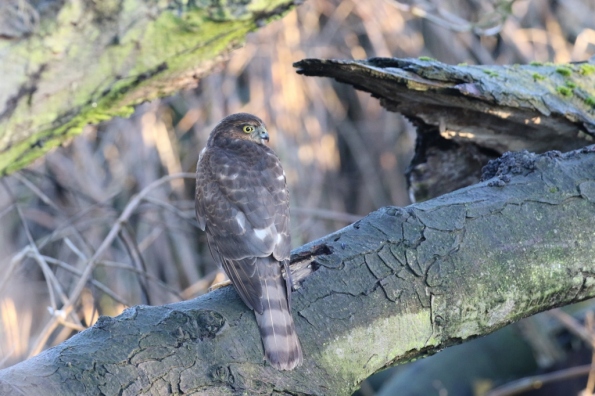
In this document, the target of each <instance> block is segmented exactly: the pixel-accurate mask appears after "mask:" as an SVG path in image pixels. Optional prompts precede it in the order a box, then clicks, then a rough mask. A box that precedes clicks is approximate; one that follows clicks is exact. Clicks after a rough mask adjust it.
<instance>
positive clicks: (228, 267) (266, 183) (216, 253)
mask: <svg viewBox="0 0 595 396" xmlns="http://www.w3.org/2000/svg"><path fill="white" fill-rule="evenodd" d="M247 125H248V126H251V127H253V128H254V129H253V130H252V131H253V133H246V132H244V129H243V128H244V127H245V126H247ZM263 136H265V137H266V139H267V140H268V133H267V132H266V127H265V126H264V123H263V122H262V121H261V120H260V119H259V118H258V117H255V116H253V115H250V114H245V113H240V114H234V115H231V116H228V117H226V118H224V119H223V120H222V121H221V122H220V123H219V124H218V125H217V126H216V127H215V129H213V131H212V132H211V135H210V136H209V140H208V142H207V147H206V149H205V150H203V151H202V152H201V155H200V157H199V160H198V165H197V170H196V202H195V208H196V216H197V220H198V224H199V226H200V227H201V229H203V230H205V231H206V232H207V240H208V242H209V248H210V250H211V255H212V256H213V258H214V259H215V261H216V262H217V263H219V264H220V265H221V266H222V267H223V269H224V271H225V272H226V274H227V276H228V277H229V279H230V280H231V282H232V283H233V285H234V286H235V288H236V290H237V292H238V294H239V295H240V297H241V298H242V301H244V303H245V304H246V305H247V306H248V307H249V308H250V309H253V310H254V311H255V315H256V320H257V323H258V326H259V329H260V334H261V338H262V341H263V345H264V349H265V357H266V359H267V360H268V361H269V362H270V363H271V364H272V365H273V366H274V367H276V368H278V369H280V370H292V369H294V368H295V367H297V366H298V365H300V364H301V363H302V361H303V357H302V350H301V346H300V343H299V340H298V337H297V334H296V332H295V326H294V323H293V318H292V317H291V314H290V311H289V306H290V304H289V298H290V294H291V279H290V274H289V271H288V266H287V263H288V260H289V253H290V249H291V239H290V235H289V192H288V191H287V186H286V181H285V173H284V172H283V168H282V167H281V162H280V161H279V158H278V157H277V156H276V155H275V153H274V152H273V151H272V150H271V149H269V148H268V147H267V146H265V145H264V144H263ZM282 266H284V267H285V272H286V280H284V279H283V276H282V270H281V269H282Z"/></svg>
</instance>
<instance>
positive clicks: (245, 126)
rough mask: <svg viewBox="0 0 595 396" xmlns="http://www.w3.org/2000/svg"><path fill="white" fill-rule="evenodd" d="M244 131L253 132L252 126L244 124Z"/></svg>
mask: <svg viewBox="0 0 595 396" xmlns="http://www.w3.org/2000/svg"><path fill="white" fill-rule="evenodd" d="M244 132H245V133H252V132H254V127H253V126H252V125H244Z"/></svg>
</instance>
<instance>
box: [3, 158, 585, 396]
mask: <svg viewBox="0 0 595 396" xmlns="http://www.w3.org/2000/svg"><path fill="white" fill-rule="evenodd" d="M484 178H485V179H486V180H485V181H484V182H482V183H480V184H477V185H474V186H470V187H467V188H465V189H462V190H459V191H456V192H454V193H451V194H447V195H445V196H442V197H440V198H437V199H433V200H429V201H426V202H424V203H421V204H416V205H411V206H409V207H406V208H396V207H386V208H383V209H380V210H378V211H376V212H374V213H371V214H370V215H368V216H367V217H366V218H364V219H363V220H361V221H358V222H356V223H355V224H353V225H350V226H348V227H346V228H344V229H342V230H339V231H337V232H335V233H333V234H331V235H328V236H326V237H324V238H321V239H319V240H317V241H315V242H312V243H309V244H307V245H305V246H303V247H301V248H299V249H296V250H295V251H294V252H293V255H292V263H293V268H294V271H295V273H296V275H297V276H296V278H297V284H298V287H299V288H298V290H297V291H296V292H294V293H293V296H292V303H293V313H294V318H295V322H296V328H297V331H298V334H299V336H300V339H301V341H302V345H303V348H304V356H305V360H304V365H303V366H302V367H300V368H299V369H296V370H294V371H291V372H280V371H277V370H275V369H273V368H271V367H270V366H267V365H266V364H264V362H263V357H262V356H263V351H262V346H261V342H260V338H259V333H258V329H257V327H256V323H255V320H254V315H253V314H252V313H251V312H250V311H249V310H248V309H247V308H246V307H245V306H244V305H243V304H242V302H241V300H240V299H239V298H238V296H237V294H236V293H235V291H234V289H233V288H232V287H225V288H223V289H219V290H217V291H214V292H211V293H209V294H207V295H204V296H202V297H199V298H197V299H194V300H191V301H185V302H181V303H176V304H171V305H167V306H161V307H145V306H139V307H134V308H130V309H128V310H126V311H125V312H124V313H123V314H122V315H120V316H118V317H116V318H108V317H102V318H100V320H99V321H98V322H97V323H96V324H95V325H94V326H93V327H92V328H90V329H88V330H86V331H83V332H82V333H80V334H78V335H76V336H74V337H72V338H71V339H69V340H68V341H66V342H64V343H62V344H60V345H58V346H56V347H53V348H51V349H49V350H46V351H44V352H43V353H41V354H40V355H38V356H36V357H34V358H32V359H29V360H27V361H25V362H22V363H20V364H17V365H15V366H13V367H10V368H7V369H5V370H2V371H0V393H1V394H25V395H46V394H60V395H80V394H106V395H117V394H122V395H137V394H192V395H199V394H209V395H229V394H236V393H245V394H292V395H295V394H306V395H349V394H351V393H352V392H353V391H354V390H355V389H357V387H358V384H359V383H360V382H361V381H362V380H363V379H365V378H367V377H368V376H370V375H371V374H372V373H375V372H377V371H379V370H382V369H383V368H386V367H388V366H392V365H394V364H397V363H400V362H405V361H408V360H410V359H413V358H416V357H419V356H423V355H427V354H431V353H434V352H437V351H439V350H440V349H443V348H445V347H448V346H450V345H453V344H457V343H460V342H463V341H465V340H468V339H471V338H474V337H478V336H481V335H485V334H488V333H490V332H492V331H494V330H496V329H498V328H501V327H503V326H505V325H507V324H509V323H511V322H514V321H516V320H519V319H521V318H523V317H527V316H529V315H533V314H535V313H537V312H540V311H543V310H546V309H550V308H553V307H558V306H562V305H566V304H571V303H575V302H578V301H581V300H584V299H587V298H591V297H594V296H595V262H594V260H593V257H595V234H594V233H593V231H592V229H593V222H594V220H595V146H589V147H586V148H584V149H581V150H578V151H575V152H570V153H567V154H564V155H561V154H559V153H556V152H548V153H545V154H542V155H534V154H529V153H527V152H521V153H514V154H506V155H505V156H503V157H502V158H500V159H499V160H497V161H494V162H492V163H491V164H490V165H489V166H488V167H487V168H486V171H485V173H484ZM308 272H310V273H309V274H307V273H308Z"/></svg>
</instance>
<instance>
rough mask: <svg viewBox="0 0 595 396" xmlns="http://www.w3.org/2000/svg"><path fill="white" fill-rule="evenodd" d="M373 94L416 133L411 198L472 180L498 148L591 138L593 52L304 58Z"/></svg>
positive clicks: (311, 71) (302, 65)
mask: <svg viewBox="0 0 595 396" xmlns="http://www.w3.org/2000/svg"><path fill="white" fill-rule="evenodd" d="M294 66H295V67H296V68H297V72H298V73H300V74H304V75H307V76H324V77H331V78H334V79H336V80H337V81H340V82H344V83H346V84H350V85H353V86H354V87H355V88H357V89H360V90H363V91H366V92H369V93H371V94H372V96H374V97H376V98H378V99H379V100H380V103H381V104H382V105H383V106H384V107H385V108H386V109H387V110H389V111H395V112H399V113H401V114H403V115H404V116H406V117H407V118H408V119H409V120H410V121H411V122H412V123H413V124H414V125H415V126H416V127H417V132H418V137H417V144H416V152H415V157H414V159H413V161H412V164H411V167H410V169H409V171H408V178H409V184H410V185H411V187H412V190H413V193H414V194H415V196H416V199H417V200H418V201H422V200H426V199H429V198H433V197H437V196H440V195H442V194H445V193H447V192H450V191H453V190H456V189H458V188H462V187H465V186H468V185H470V184H474V183H476V182H477V181H478V180H479V177H480V175H481V168H482V167H483V166H484V165H485V164H486V163H487V162H488V160H490V159H494V158H497V157H498V156H499V155H501V154H503V153H504V152H506V151H518V150H529V151H534V152H544V151H547V150H561V151H568V150H573V149H576V148H579V147H583V146H585V145H587V144H591V143H592V142H593V139H594V138H595V59H592V60H591V61H589V62H582V63H576V64H565V65H554V64H539V63H534V64H531V65H512V66H495V65H491V66H469V65H458V66H454V65H446V64H444V63H440V62H437V61H435V60H432V59H396V58H394V59H393V58H372V59H368V60H362V61H343V60H320V59H305V60H302V61H300V62H297V63H295V64H294Z"/></svg>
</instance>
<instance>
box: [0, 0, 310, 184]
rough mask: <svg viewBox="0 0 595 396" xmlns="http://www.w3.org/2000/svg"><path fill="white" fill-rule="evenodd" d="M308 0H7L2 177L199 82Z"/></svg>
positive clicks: (0, 12) (0, 23)
mask: <svg viewBox="0 0 595 396" xmlns="http://www.w3.org/2000/svg"><path fill="white" fill-rule="evenodd" d="M299 2H300V0H263V1H257V0H252V1H250V0H248V1H230V2H218V1H208V2H202V1H199V2H194V1H182V2H181V1H174V0H166V1H134V0H133V1H99V2H98V1H90V0H71V1H60V0H48V1H43V2H34V3H35V4H37V5H38V6H39V7H40V9H35V8H34V6H33V5H30V4H29V3H28V2H27V0H6V1H3V2H2V3H0V76H1V78H0V175H3V174H6V173H8V172H11V171H13V170H15V169H18V168H20V167H22V166H24V165H26V164H28V163H29V162H31V161H32V160H33V159H34V158H37V157H39V156H40V155H42V154H43V153H45V152H46V151H48V150H49V149H50V148H52V147H55V146H56V145H58V144H60V143H61V142H62V141H63V140H64V139H66V138H68V137H69V136H72V135H73V134H76V133H79V132H80V131H81V129H82V128H83V127H84V126H85V125H87V124H89V123H98V122H100V121H104V120H107V119H110V118H112V117H115V116H126V115H129V114H131V113H132V111H133V108H134V105H135V104H138V103H139V102H142V101H146V100H150V99H153V98H155V97H158V96H164V95H168V94H172V93H174V92H176V91H178V90H180V89H182V88H187V87H189V86H192V85H194V84H196V82H197V80H198V78H200V77H201V76H202V75H203V74H204V73H205V72H206V71H208V70H209V69H210V68H211V67H212V66H213V65H214V64H216V63H218V62H220V61H221V60H222V59H223V58H224V57H225V56H226V54H227V53H228V52H229V51H231V50H232V49H233V48H236V47H237V46H239V45H240V44H241V43H242V42H243V41H244V37H245V36H246V34H247V33H249V32H251V31H253V30H255V29H257V28H258V27H260V26H263V25H264V24H266V23H267V22H269V21H270V20H271V19H274V18H278V17H280V16H282V15H283V14H284V13H285V12H286V11H288V10H290V9H291V8H292V7H293V6H294V5H295V4H298V3H299ZM32 3H33V2H32Z"/></svg>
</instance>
